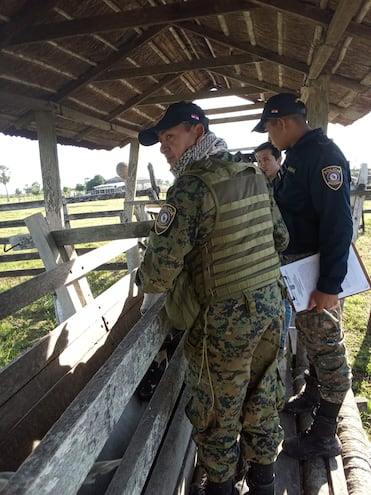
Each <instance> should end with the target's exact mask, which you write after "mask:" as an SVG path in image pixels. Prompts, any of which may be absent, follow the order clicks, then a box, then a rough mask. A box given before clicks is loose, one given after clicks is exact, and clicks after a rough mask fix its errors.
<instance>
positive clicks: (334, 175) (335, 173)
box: [322, 165, 343, 191]
mask: <svg viewBox="0 0 371 495" xmlns="http://www.w3.org/2000/svg"><path fill="white" fill-rule="evenodd" d="M322 177H323V180H324V181H325V184H326V186H327V187H329V188H330V189H332V190H333V191H337V190H338V189H340V188H341V186H342V184H343V170H342V168H341V167H339V166H338V165H330V166H329V167H325V168H323V169H322Z"/></svg>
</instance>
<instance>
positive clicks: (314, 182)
mask: <svg viewBox="0 0 371 495" xmlns="http://www.w3.org/2000/svg"><path fill="white" fill-rule="evenodd" d="M282 168H283V178H282V180H281V181H280V183H279V184H275V186H276V187H275V198H276V202H277V204H278V206H279V208H280V210H281V213H282V216H283V218H284V220H285V222H286V225H287V228H288V231H289V234H290V243H289V245H288V247H287V249H286V251H285V252H284V253H283V254H298V255H300V254H304V253H311V252H313V253H314V252H319V253H320V276H319V279H318V283H317V289H318V290H320V291H322V292H325V293H327V294H338V293H339V292H341V283H342V281H343V280H344V277H345V275H346V270H347V259H348V254H349V246H350V243H351V240H352V235H353V222H352V213H351V208H350V199H349V194H350V170H349V164H348V162H347V160H346V159H345V157H344V155H343V153H342V152H341V151H340V149H339V148H338V147H337V146H336V144H334V143H333V142H332V141H331V140H330V139H329V138H328V137H327V136H326V135H325V134H324V133H323V131H322V129H314V130H311V131H309V132H308V133H306V134H305V135H304V136H303V137H302V138H301V139H300V140H299V141H298V142H297V143H296V144H295V145H294V146H293V147H292V148H290V149H288V150H287V151H286V160H285V162H284V164H283V166H282Z"/></svg>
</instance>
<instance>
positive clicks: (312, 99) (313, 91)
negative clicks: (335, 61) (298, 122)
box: [301, 75, 329, 134]
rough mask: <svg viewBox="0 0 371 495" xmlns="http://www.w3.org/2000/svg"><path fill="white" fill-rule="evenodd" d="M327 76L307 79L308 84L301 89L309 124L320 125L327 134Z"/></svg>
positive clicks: (314, 126) (313, 126)
mask: <svg viewBox="0 0 371 495" xmlns="http://www.w3.org/2000/svg"><path fill="white" fill-rule="evenodd" d="M328 86H329V76H327V75H323V76H320V77H319V78H318V79H316V80H313V79H312V80H309V81H308V85H307V86H304V87H303V88H302V89H301V98H302V100H303V101H304V103H305V105H306V107H307V118H308V123H309V125H310V126H311V127H312V128H313V129H315V128H317V127H321V128H322V130H323V132H324V133H325V134H327V124H328V114H329V101H328V92H329V91H328Z"/></svg>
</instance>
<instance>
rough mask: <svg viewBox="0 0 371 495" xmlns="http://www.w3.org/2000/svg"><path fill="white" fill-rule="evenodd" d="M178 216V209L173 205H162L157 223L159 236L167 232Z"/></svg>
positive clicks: (156, 227) (156, 230)
mask: <svg viewBox="0 0 371 495" xmlns="http://www.w3.org/2000/svg"><path fill="white" fill-rule="evenodd" d="M175 215H176V208H175V206H173V205H170V204H167V203H165V204H164V205H162V208H161V210H160V211H159V214H158V215H157V218H156V221H155V232H156V234H157V235H161V234H163V233H164V232H166V231H167V229H168V228H169V227H170V225H171V224H172V223H173V220H174V218H175Z"/></svg>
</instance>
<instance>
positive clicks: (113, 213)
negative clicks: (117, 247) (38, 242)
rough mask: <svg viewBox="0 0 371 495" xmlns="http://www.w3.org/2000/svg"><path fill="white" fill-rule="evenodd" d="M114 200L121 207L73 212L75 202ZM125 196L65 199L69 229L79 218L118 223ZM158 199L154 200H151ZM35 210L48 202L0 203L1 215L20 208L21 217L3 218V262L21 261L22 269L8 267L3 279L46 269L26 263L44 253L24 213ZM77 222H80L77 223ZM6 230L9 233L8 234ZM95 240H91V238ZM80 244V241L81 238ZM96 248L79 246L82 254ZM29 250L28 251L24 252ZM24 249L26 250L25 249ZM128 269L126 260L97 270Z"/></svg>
mask: <svg viewBox="0 0 371 495" xmlns="http://www.w3.org/2000/svg"><path fill="white" fill-rule="evenodd" d="M150 194H151V190H150V189H143V190H140V191H137V193H136V196H137V197H138V198H142V197H146V196H150ZM112 199H117V200H120V199H121V200H122V201H120V202H119V203H118V205H117V209H114V210H106V209H104V207H102V209H100V210H99V211H90V212H80V213H73V212H72V208H71V207H72V205H79V206H80V205H82V204H87V203H89V202H92V204H93V203H94V202H96V201H103V202H105V201H109V200H112ZM124 199H125V193H122V192H121V193H116V194H104V195H89V196H88V195H87V196H78V197H73V198H63V213H64V221H65V225H66V228H70V227H71V222H76V221H79V220H87V219H107V218H116V219H117V223H119V222H120V218H121V216H122V211H123V210H122V207H123V203H124ZM153 202H154V201H153V200H152V201H151V203H153ZM132 203H135V205H136V207H137V208H143V207H144V205H145V204H147V203H149V201H144V200H143V201H142V200H136V201H135V202H132ZM30 209H33V210H35V211H40V212H41V213H43V214H44V201H41V200H40V201H24V202H19V203H6V204H0V214H1V213H2V212H3V213H4V214H5V213H6V212H9V211H19V215H20V216H19V218H18V219H13V220H4V219H3V220H1V221H0V246H2V247H3V248H2V251H3V252H2V253H1V254H0V263H17V266H18V265H19V268H18V269H11V270H9V269H6V270H0V278H4V277H7V278H9V277H21V276H30V277H33V276H35V275H38V274H40V273H43V272H44V268H42V267H40V268H26V267H25V262H27V261H30V260H40V255H39V252H38V250H37V249H35V246H34V243H33V241H32V239H31V236H30V234H28V233H26V224H25V220H24V218H22V215H26V212H27V210H30ZM75 224H76V223H75ZM9 230H10V231H12V230H13V231H14V232H15V233H14V234H13V235H9ZM5 232H6V233H7V234H5ZM89 242H91V241H89ZM77 243H80V242H79V241H78V242H77ZM92 249H93V248H84V247H80V248H77V250H76V251H77V253H78V254H79V255H81V254H85V253H87V252H89V251H91V250H92ZM25 250H27V252H24V251H25ZM22 251H23V252H22ZM126 268H127V266H126V263H125V262H114V261H110V262H109V263H104V264H102V265H100V266H97V267H96V268H95V269H94V270H97V271H100V270H109V271H114V270H125V269H126Z"/></svg>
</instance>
